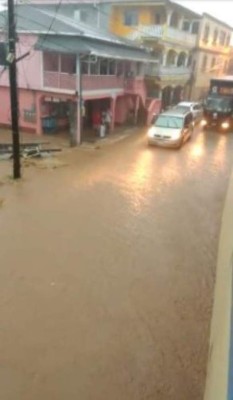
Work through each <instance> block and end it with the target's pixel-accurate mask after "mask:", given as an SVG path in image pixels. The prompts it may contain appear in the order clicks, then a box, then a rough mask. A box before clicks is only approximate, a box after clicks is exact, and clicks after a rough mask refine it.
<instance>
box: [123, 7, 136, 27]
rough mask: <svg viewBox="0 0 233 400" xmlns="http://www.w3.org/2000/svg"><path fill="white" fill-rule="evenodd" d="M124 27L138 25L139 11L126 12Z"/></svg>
mask: <svg viewBox="0 0 233 400" xmlns="http://www.w3.org/2000/svg"><path fill="white" fill-rule="evenodd" d="M124 25H126V26H134V25H138V11H137V10H126V11H125V13H124Z"/></svg>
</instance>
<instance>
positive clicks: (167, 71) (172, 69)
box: [147, 65, 191, 79]
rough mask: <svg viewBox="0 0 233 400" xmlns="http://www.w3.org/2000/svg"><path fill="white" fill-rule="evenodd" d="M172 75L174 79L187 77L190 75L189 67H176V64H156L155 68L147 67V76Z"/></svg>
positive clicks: (161, 76)
mask: <svg viewBox="0 0 233 400" xmlns="http://www.w3.org/2000/svg"><path fill="white" fill-rule="evenodd" d="M150 76H151V77H160V78H166V77H173V78H174V79H176V78H177V79H180V78H184V79H185V78H187V79H189V78H190V76H191V68H190V67H177V66H175V65H174V66H173V65H172V66H166V67H163V66H157V67H156V68H155V67H154V68H153V69H152V68H148V71H147V77H150Z"/></svg>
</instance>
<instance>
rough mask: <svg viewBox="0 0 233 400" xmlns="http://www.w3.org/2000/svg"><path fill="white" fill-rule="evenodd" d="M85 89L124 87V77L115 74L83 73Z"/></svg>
mask: <svg viewBox="0 0 233 400" xmlns="http://www.w3.org/2000/svg"><path fill="white" fill-rule="evenodd" d="M82 86H83V90H84V91H95V90H109V89H122V90H123V89H124V78H123V77H122V76H115V75H83V78H82Z"/></svg>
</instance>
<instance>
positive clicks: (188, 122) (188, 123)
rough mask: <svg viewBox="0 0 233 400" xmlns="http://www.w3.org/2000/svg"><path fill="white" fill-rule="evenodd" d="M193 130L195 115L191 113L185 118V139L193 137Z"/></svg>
mask: <svg viewBox="0 0 233 400" xmlns="http://www.w3.org/2000/svg"><path fill="white" fill-rule="evenodd" d="M192 131H193V115H192V113H189V114H187V115H186V116H185V119H184V139H185V140H187V139H189V138H190V137H191V134H192Z"/></svg>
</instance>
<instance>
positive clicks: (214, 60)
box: [211, 57, 216, 68]
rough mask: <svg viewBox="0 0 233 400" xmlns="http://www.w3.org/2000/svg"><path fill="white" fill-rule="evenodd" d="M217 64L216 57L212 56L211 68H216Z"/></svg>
mask: <svg viewBox="0 0 233 400" xmlns="http://www.w3.org/2000/svg"><path fill="white" fill-rule="evenodd" d="M215 64H216V58H215V57H213V58H212V62H211V68H214V67H215Z"/></svg>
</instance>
